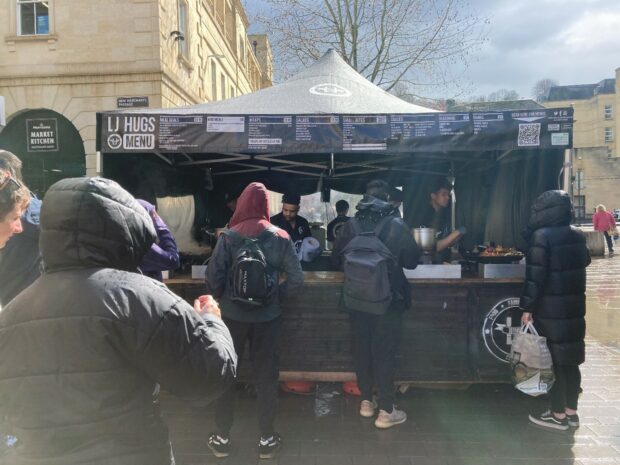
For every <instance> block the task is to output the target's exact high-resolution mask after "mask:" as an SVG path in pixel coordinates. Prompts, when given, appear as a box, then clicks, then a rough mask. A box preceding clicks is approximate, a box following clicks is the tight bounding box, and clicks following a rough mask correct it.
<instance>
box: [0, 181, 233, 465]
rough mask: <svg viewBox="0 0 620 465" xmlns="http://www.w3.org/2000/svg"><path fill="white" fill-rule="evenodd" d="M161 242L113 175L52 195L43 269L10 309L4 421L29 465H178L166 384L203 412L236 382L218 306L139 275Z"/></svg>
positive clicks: (0, 406) (5, 313)
mask: <svg viewBox="0 0 620 465" xmlns="http://www.w3.org/2000/svg"><path fill="white" fill-rule="evenodd" d="M17 218H19V216H17ZM155 238H156V233H155V229H154V227H153V222H152V220H151V217H150V216H149V215H148V213H147V212H146V210H144V208H142V207H141V206H140V204H138V202H136V200H135V199H134V198H133V197H132V196H131V195H130V194H129V193H128V192H127V191H125V190H124V189H123V188H121V187H120V186H119V185H118V184H117V183H115V182H113V181H110V180H107V179H103V178H73V179H64V180H62V181H59V182H57V183H56V184H54V185H53V186H51V187H50V188H49V190H48V191H47V193H46V195H45V198H44V201H43V207H42V210H41V253H42V255H43V262H44V264H45V266H44V270H43V274H42V275H41V276H40V277H39V278H38V279H37V280H36V281H35V282H34V283H33V284H32V285H31V286H29V287H28V288H27V289H25V290H24V291H23V292H21V293H20V294H19V295H18V296H17V297H15V299H13V300H12V301H11V302H10V303H9V305H7V306H6V308H4V309H3V310H2V312H0V353H1V354H2V357H1V358H0V418H2V419H3V420H6V422H5V425H6V426H7V428H8V432H9V434H12V435H14V436H16V437H17V438H18V439H19V442H20V443H21V447H18V448H17V450H16V459H17V463H28V464H34V465H36V464H41V465H43V464H45V465H66V464H82V463H83V464H86V463H92V464H95V463H113V464H115V465H172V464H174V456H173V453H172V448H171V444H170V439H169V437H168V429H167V427H166V425H165V423H164V421H163V420H162V417H161V415H160V413H159V407H158V405H157V403H156V402H155V401H156V400H157V398H156V394H155V393H156V392H158V389H157V387H158V385H161V387H162V389H164V390H166V391H167V392H169V393H171V394H173V395H176V396H179V397H181V398H183V399H185V400H186V401H188V402H190V403H191V404H192V405H194V406H196V407H197V408H201V407H204V406H206V405H208V404H209V403H210V402H211V401H212V400H213V399H214V398H216V397H217V396H218V395H220V394H221V393H222V392H223V391H224V390H225V389H226V388H227V387H228V386H230V385H231V384H232V382H233V380H234V377H235V374H236V371H235V370H236V363H237V359H236V354H235V351H234V347H233V343H232V339H231V337H230V333H229V331H228V329H227V328H226V326H225V325H224V323H223V322H222V320H221V318H220V317H219V316H218V311H217V307H216V306H214V305H212V302H211V303H209V301H205V302H204V303H201V302H200V301H196V302H194V308H192V306H190V305H189V304H187V303H186V302H185V301H184V300H183V299H182V298H181V297H179V296H177V295H175V294H173V293H172V292H170V291H169V290H168V289H167V288H166V287H165V286H164V285H163V284H161V283H158V282H157V281H155V280H153V279H150V278H147V277H146V276H143V275H141V274H139V273H136V270H137V267H138V265H139V264H140V262H141V261H142V258H143V256H144V254H145V253H146V252H147V251H148V250H149V248H150V247H151V244H153V242H154V240H155ZM203 300H204V299H203Z"/></svg>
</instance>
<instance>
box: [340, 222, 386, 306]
mask: <svg viewBox="0 0 620 465" xmlns="http://www.w3.org/2000/svg"><path fill="white" fill-rule="evenodd" d="M392 219H393V217H391V216H388V217H386V218H383V219H382V220H381V221H380V222H379V223H378V224H377V226H376V227H375V229H374V230H372V231H366V232H364V231H363V230H362V227H361V225H360V223H359V221H358V220H357V219H356V218H352V219H351V220H350V223H351V227H352V228H353V231H354V232H355V236H354V237H353V239H351V241H350V242H349V243H348V244H347V245H346V246H345V248H344V249H343V251H342V255H343V257H344V288H343V297H344V305H345V307H346V308H348V309H349V310H356V311H360V312H365V313H373V314H375V315H382V314H384V313H385V312H386V311H387V309H388V308H389V307H390V304H391V303H392V286H391V284H390V275H391V272H392V268H393V267H394V266H395V265H396V260H395V259H394V256H393V255H392V252H390V250H389V249H388V248H387V247H386V245H385V244H384V243H383V242H382V241H381V239H379V234H380V233H381V231H382V230H383V228H384V227H385V226H386V225H387V224H388V223H389V222H390V221H391V220H392Z"/></svg>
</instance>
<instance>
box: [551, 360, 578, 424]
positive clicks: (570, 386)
mask: <svg viewBox="0 0 620 465" xmlns="http://www.w3.org/2000/svg"><path fill="white" fill-rule="evenodd" d="M553 371H554V373H555V384H554V385H553V387H552V388H551V411H552V412H556V413H563V412H564V409H566V408H569V409H572V410H577V400H578V398H579V388H580V387H581V371H579V366H578V365H566V366H562V365H558V366H555V367H554V368H553Z"/></svg>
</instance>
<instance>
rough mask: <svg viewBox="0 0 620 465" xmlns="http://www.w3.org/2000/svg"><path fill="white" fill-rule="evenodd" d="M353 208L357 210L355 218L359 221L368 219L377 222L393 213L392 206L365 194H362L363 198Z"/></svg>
mask: <svg viewBox="0 0 620 465" xmlns="http://www.w3.org/2000/svg"><path fill="white" fill-rule="evenodd" d="M355 208H356V209H357V213H356V214H355V217H356V218H359V219H364V218H369V219H373V220H377V219H380V218H383V217H384V216H388V215H390V214H392V212H393V211H394V207H393V206H392V204H390V203H388V202H386V201H384V200H381V199H378V198H377V197H373V196H372V195H366V194H364V197H362V200H360V201H359V202H358V204H357V206H356V207H355Z"/></svg>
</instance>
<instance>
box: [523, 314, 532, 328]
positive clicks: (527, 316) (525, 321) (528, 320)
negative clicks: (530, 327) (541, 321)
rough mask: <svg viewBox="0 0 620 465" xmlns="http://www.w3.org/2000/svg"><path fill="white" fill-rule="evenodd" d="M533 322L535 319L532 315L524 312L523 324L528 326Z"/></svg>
mask: <svg viewBox="0 0 620 465" xmlns="http://www.w3.org/2000/svg"><path fill="white" fill-rule="evenodd" d="M533 322H534V318H532V314H531V313H529V312H523V315H521V324H523V325H526V324H528V323H533Z"/></svg>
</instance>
